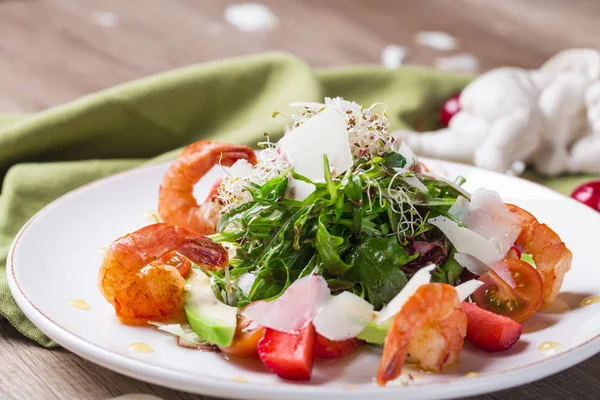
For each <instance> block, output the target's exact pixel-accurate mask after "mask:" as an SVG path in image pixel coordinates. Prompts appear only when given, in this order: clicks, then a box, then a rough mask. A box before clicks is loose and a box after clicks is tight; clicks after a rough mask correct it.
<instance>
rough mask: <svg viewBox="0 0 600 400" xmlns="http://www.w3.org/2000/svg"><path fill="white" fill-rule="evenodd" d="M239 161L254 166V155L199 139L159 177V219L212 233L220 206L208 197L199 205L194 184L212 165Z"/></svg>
mask: <svg viewBox="0 0 600 400" xmlns="http://www.w3.org/2000/svg"><path fill="white" fill-rule="evenodd" d="M240 159H245V160H248V162H249V163H250V164H252V165H254V164H256V155H255V154H254V151H253V150H252V148H250V147H248V146H242V145H235V144H226V143H218V142H210V141H208V140H201V141H199V142H196V143H193V144H191V145H189V146H188V147H186V148H185V149H184V150H183V152H182V153H181V155H180V156H179V158H178V159H177V161H175V163H174V164H173V165H172V166H171V168H169V170H168V171H167V173H166V174H165V176H164V177H163V181H162V185H161V186H160V191H159V195H158V215H159V217H160V218H161V219H162V220H163V221H165V222H168V223H171V224H174V225H177V226H181V227H183V228H186V229H190V230H192V231H194V232H198V233H201V234H205V235H208V234H211V233H215V232H216V228H217V223H218V222H219V218H220V211H221V207H220V206H219V204H218V202H215V201H214V197H213V196H211V195H209V197H208V198H207V199H206V201H205V202H204V203H203V204H202V205H199V204H198V203H197V201H196V199H195V198H194V193H193V192H194V185H195V184H196V183H197V182H198V181H199V180H200V178H202V177H203V176H204V175H205V174H206V173H207V172H208V171H210V170H211V168H212V167H213V166H215V165H217V164H220V165H222V166H225V167H230V166H232V165H233V163H235V162H236V161H237V160H240Z"/></svg>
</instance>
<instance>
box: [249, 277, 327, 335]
mask: <svg viewBox="0 0 600 400" xmlns="http://www.w3.org/2000/svg"><path fill="white" fill-rule="evenodd" d="M329 295H330V291H329V288H328V287H327V282H326V281H325V279H323V277H321V276H316V275H309V276H306V277H304V278H301V279H298V280H297V281H296V282H294V283H293V284H291V285H290V286H289V287H288V288H287V290H286V291H285V292H284V293H283V294H282V295H281V297H279V298H278V299H277V300H273V301H270V302H266V301H259V302H255V303H252V304H250V305H249V306H247V307H246V308H245V309H244V311H242V315H243V316H244V317H246V318H248V319H249V320H251V321H253V322H254V323H256V324H258V325H262V326H266V327H267V328H272V329H275V330H278V331H281V332H287V333H293V332H296V331H298V329H300V328H301V327H302V326H304V324H305V323H306V322H307V321H311V320H312V319H313V318H314V317H315V315H316V313H317V311H319V309H320V308H321V307H322V306H323V305H325V303H326V302H327V301H328V300H329Z"/></svg>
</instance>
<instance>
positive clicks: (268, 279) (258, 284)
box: [248, 259, 291, 301]
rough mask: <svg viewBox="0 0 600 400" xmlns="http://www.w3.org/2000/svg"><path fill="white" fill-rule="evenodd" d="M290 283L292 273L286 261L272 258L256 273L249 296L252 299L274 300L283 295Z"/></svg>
mask: <svg viewBox="0 0 600 400" xmlns="http://www.w3.org/2000/svg"><path fill="white" fill-rule="evenodd" d="M290 284H291V281H290V274H289V270H288V269H287V268H286V266H285V263H283V262H282V261H281V260H280V259H272V260H270V262H269V264H268V265H267V266H266V268H263V269H261V270H260V271H259V272H258V274H257V275H256V279H255V280H254V284H252V288H251V289H250V293H249V294H248V297H249V298H250V300H252V301H256V300H273V299H276V298H277V297H279V296H281V294H282V293H283V291H284V290H285V289H287V287H288V286H290Z"/></svg>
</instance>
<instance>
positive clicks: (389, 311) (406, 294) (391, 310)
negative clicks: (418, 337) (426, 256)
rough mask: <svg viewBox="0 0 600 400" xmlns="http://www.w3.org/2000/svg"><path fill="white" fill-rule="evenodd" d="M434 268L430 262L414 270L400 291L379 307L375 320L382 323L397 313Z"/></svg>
mask: <svg viewBox="0 0 600 400" xmlns="http://www.w3.org/2000/svg"><path fill="white" fill-rule="evenodd" d="M434 269H435V265H434V264H430V265H428V266H426V267H423V268H421V269H420V270H418V271H417V272H415V274H414V275H413V277H412V278H410V280H409V281H408V282H407V283H406V285H405V286H404V288H402V290H401V291H400V293H398V294H397V295H396V297H394V298H393V299H392V300H390V302H389V303H388V304H387V305H386V306H385V307H383V308H382V309H381V311H380V312H379V314H378V315H377V318H376V319H375V322H376V323H382V322H384V321H387V320H388V319H390V318H392V317H393V316H394V315H396V314H398V312H399V311H400V310H401V309H402V306H404V303H406V301H407V300H408V299H409V298H410V296H412V295H413V294H415V292H416V291H417V289H418V288H420V287H421V286H423V285H426V284H428V283H429V282H430V281H431V271H433V270H434Z"/></svg>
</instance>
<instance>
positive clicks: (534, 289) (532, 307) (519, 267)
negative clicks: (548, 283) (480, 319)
mask: <svg viewBox="0 0 600 400" xmlns="http://www.w3.org/2000/svg"><path fill="white" fill-rule="evenodd" d="M499 263H504V264H505V265H504V266H502V267H508V270H509V271H510V273H511V274H512V276H513V278H514V280H515V284H516V287H515V288H514V289H513V288H511V287H510V286H509V285H508V284H507V283H506V282H505V281H504V280H503V279H502V278H500V276H498V274H497V273H496V272H494V271H493V270H492V269H491V268H490V270H489V271H488V272H486V273H485V274H483V275H481V276H480V277H479V280H480V281H483V282H484V284H483V285H482V286H481V287H480V288H479V289H477V290H476V291H475V292H474V293H473V300H475V303H476V304H477V305H478V306H479V307H481V308H483V309H485V310H488V311H491V312H493V313H495V314H500V315H504V316H506V317H509V318H511V319H513V320H514V321H517V322H522V321H525V320H526V319H527V318H529V317H531V316H532V315H533V313H534V312H536V311H537V310H538V308H540V305H541V304H542V298H543V285H542V278H541V276H540V274H539V273H538V272H537V270H536V269H535V268H533V267H532V266H531V265H529V264H528V263H526V262H525V261H522V260H518V259H516V258H505V259H504V260H501V261H499Z"/></svg>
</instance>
